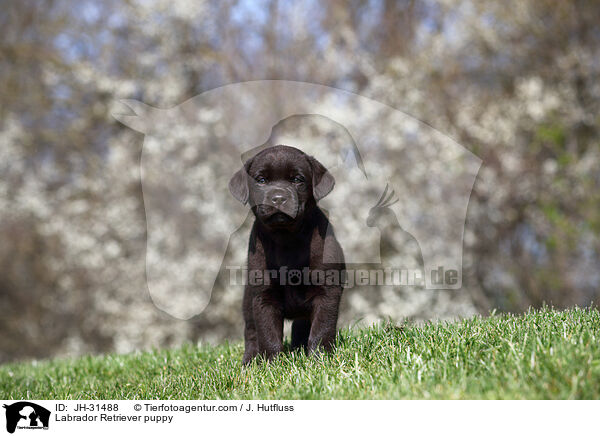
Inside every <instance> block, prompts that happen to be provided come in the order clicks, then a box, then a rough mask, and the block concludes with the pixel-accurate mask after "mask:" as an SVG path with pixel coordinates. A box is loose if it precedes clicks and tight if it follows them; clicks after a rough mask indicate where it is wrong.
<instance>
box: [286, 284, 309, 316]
mask: <svg viewBox="0 0 600 436" xmlns="http://www.w3.org/2000/svg"><path fill="white" fill-rule="evenodd" d="M280 292H281V295H282V297H283V298H282V300H283V314H284V316H285V317H286V318H300V317H304V316H307V315H308V314H309V313H310V311H311V307H312V299H313V298H314V296H315V295H314V294H315V289H311V288H307V287H305V286H283V287H281V289H280Z"/></svg>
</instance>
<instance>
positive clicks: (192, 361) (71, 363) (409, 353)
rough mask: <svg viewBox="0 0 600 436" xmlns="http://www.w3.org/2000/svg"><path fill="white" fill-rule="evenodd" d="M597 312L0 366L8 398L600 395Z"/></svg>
mask: <svg viewBox="0 0 600 436" xmlns="http://www.w3.org/2000/svg"><path fill="white" fill-rule="evenodd" d="M599 339H600V313H599V312H598V310H597V309H572V310H568V311H564V312H558V311H554V310H551V309H548V308H545V309H542V310H540V311H529V312H528V313H526V314H523V315H521V316H511V315H492V316H490V317H475V318H471V319H467V320H463V321H460V322H455V323H433V324H425V325H421V326H417V325H411V324H404V325H400V326H394V325H393V324H391V323H388V324H381V325H378V326H375V327H372V328H368V329H362V330H343V331H342V332H341V333H340V336H339V340H338V345H337V350H336V352H335V353H333V354H330V355H321V356H317V357H306V356H304V355H302V354H301V353H289V352H287V353H284V354H282V355H280V356H279V357H277V358H276V359H275V360H274V361H272V362H270V363H265V362H256V363H254V364H252V365H251V366H250V367H247V368H242V367H241V366H240V359H241V357H242V352H243V345H242V344H233V345H230V344H224V345H221V346H216V347H211V346H200V347H196V346H192V345H186V346H183V347H181V348H178V349H172V350H156V351H151V352H144V353H135V354H129V355H116V354H111V355H107V356H95V357H83V358H79V359H57V360H52V361H43V362H34V363H20V364H9V365H4V366H0V398H6V399H242V398H243V399H248V398H250V399H266V398H274V399H328V398H335V399H354V398H362V399H371V398H372V399H397V398H406V399H420V398H432V399H459V398H468V399H485V398H490V399H496V398H506V399H516V398H526V399H542V398H551V399H567V398H586V399H599V398H600V345H599Z"/></svg>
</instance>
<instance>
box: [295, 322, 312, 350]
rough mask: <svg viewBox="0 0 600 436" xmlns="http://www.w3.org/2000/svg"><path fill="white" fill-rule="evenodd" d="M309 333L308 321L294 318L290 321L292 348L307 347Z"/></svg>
mask: <svg viewBox="0 0 600 436" xmlns="http://www.w3.org/2000/svg"><path fill="white" fill-rule="evenodd" d="M309 335H310V321H309V320H308V319H296V320H294V322H293V323H292V350H296V349H298V348H303V349H304V350H307V349H308V336H309Z"/></svg>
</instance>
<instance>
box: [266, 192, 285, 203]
mask: <svg viewBox="0 0 600 436" xmlns="http://www.w3.org/2000/svg"><path fill="white" fill-rule="evenodd" d="M270 197H271V203H273V205H275V206H281V205H283V203H285V202H286V201H287V196H286V195H285V191H275V192H273V193H272V194H271V196H270Z"/></svg>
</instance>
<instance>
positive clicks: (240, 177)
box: [229, 159, 252, 204]
mask: <svg viewBox="0 0 600 436" xmlns="http://www.w3.org/2000/svg"><path fill="white" fill-rule="evenodd" d="M251 163H252V159H249V160H248V161H247V162H246V163H245V164H244V166H243V167H242V168H240V170H239V171H238V172H236V173H235V174H234V175H233V177H232V178H231V180H230V181H229V192H231V195H233V196H234V197H235V198H236V200H238V201H239V202H241V203H242V204H246V203H248V197H249V195H250V192H249V190H248V177H249V176H248V170H249V169H250V164H251Z"/></svg>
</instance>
